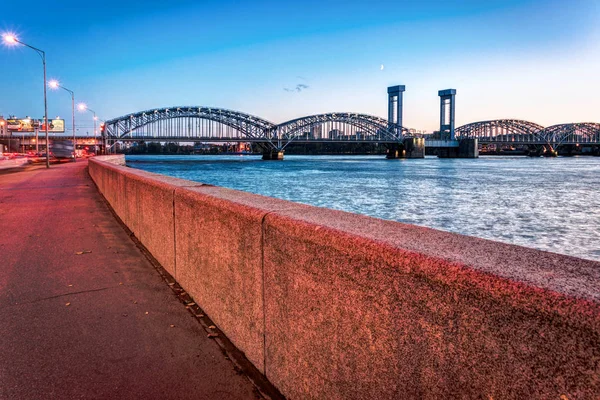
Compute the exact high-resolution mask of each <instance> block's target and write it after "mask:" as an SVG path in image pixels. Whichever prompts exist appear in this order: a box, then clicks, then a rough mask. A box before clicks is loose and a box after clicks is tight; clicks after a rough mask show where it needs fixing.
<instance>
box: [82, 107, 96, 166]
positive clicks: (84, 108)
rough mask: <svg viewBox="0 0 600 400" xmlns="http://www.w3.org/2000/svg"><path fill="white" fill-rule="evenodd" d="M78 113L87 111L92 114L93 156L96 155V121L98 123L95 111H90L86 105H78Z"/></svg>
mask: <svg viewBox="0 0 600 400" xmlns="http://www.w3.org/2000/svg"><path fill="white" fill-rule="evenodd" d="M77 107H78V108H79V111H86V110H87V111H89V112H91V113H92V114H94V155H97V154H98V146H97V143H96V121H98V117H97V116H96V111H94V110H92V109H91V108H89V107H88V106H87V105H86V104H84V103H80V104H79V105H78V106H77Z"/></svg>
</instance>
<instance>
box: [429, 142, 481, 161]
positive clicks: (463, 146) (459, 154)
mask: <svg viewBox="0 0 600 400" xmlns="http://www.w3.org/2000/svg"><path fill="white" fill-rule="evenodd" d="M457 142H458V146H452V147H450V146H444V147H438V148H436V149H435V154H437V156H438V157H439V158H478V157H479V144H478V141H477V139H461V140H458V141H457Z"/></svg>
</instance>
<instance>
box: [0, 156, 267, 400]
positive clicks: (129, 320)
mask: <svg viewBox="0 0 600 400" xmlns="http://www.w3.org/2000/svg"><path fill="white" fill-rule="evenodd" d="M86 167H87V162H86V161H79V162H76V163H66V164H60V165H53V166H52V167H51V168H50V169H46V168H44V167H35V168H29V169H25V170H22V171H18V172H13V173H4V174H1V175H0V399H212V400H215V399H256V398H260V394H259V392H258V391H257V390H256V388H255V387H254V386H253V385H252V383H251V382H250V380H249V379H248V378H247V377H246V376H245V375H244V373H243V372H240V370H239V368H236V366H235V365H234V364H233V363H232V362H231V361H230V360H229V359H228V357H226V354H225V353H224V351H223V350H221V348H220V347H219V346H218V345H217V343H216V342H215V340H214V339H212V338H209V337H207V336H208V335H207V332H206V330H205V327H203V326H202V325H201V324H200V323H199V322H198V320H197V318H195V317H194V315H192V313H190V312H189V310H188V309H186V306H185V305H184V304H183V303H182V302H181V301H180V299H179V298H178V297H177V296H176V293H174V291H173V290H172V288H171V287H170V286H169V285H168V284H167V282H165V280H164V279H163V278H162V277H161V275H160V274H159V273H158V272H157V270H156V269H155V268H154V267H153V265H152V263H151V262H150V261H149V260H148V259H147V258H146V257H145V256H144V255H143V253H142V251H141V250H140V249H139V248H138V247H137V246H136V244H135V243H134V241H132V239H131V238H130V237H129V235H128V233H127V232H126V231H125V229H124V228H123V227H122V226H121V225H120V224H119V223H118V222H117V220H116V219H115V218H114V216H113V215H112V213H111V211H110V209H109V208H108V206H107V205H106V203H105V202H104V200H103V198H102V197H101V196H100V194H99V193H98V191H97V189H96V187H95V186H94V184H93V182H92V181H91V179H90V178H89V176H88V173H87V168H86ZM188 308H189V307H188Z"/></svg>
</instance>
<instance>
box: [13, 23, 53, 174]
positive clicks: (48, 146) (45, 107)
mask: <svg viewBox="0 0 600 400" xmlns="http://www.w3.org/2000/svg"><path fill="white" fill-rule="evenodd" d="M3 37H4V42H5V43H6V44H8V45H15V44H21V45H23V46H25V47H29V48H30V49H32V50H35V52H36V53H38V55H39V56H40V57H41V58H42V64H43V65H44V131H45V132H46V168H50V145H49V141H48V102H47V100H46V52H45V51H43V50H40V49H38V48H36V47H33V46H30V45H28V44H27V43H23V42H21V41H20V40H19V39H17V37H16V36H15V35H13V34H11V33H7V34H4V35H3ZM35 141H36V143H37V142H38V137H37V135H36V138H35Z"/></svg>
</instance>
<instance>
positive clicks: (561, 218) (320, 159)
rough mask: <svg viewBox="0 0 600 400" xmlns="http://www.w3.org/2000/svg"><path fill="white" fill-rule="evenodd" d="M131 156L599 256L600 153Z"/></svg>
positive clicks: (294, 196)
mask: <svg viewBox="0 0 600 400" xmlns="http://www.w3.org/2000/svg"><path fill="white" fill-rule="evenodd" d="M127 165H128V166H131V167H134V168H139V169H142V170H146V171H150V172H156V173H159V174H164V175H170V176H174V177H178V178H183V179H189V180H193V181H198V182H204V183H209V184H213V185H218V186H224V187H229V188H233V189H238V190H244V191H248V192H252V193H257V194H262V195H265V196H272V197H278V198H281V199H285V200H291V201H296V202H300V203H305V204H311V205H314V206H319V207H327V208H333V209H338V210H344V211H349V212H354V213H359V214H366V215H370V216H373V217H378V218H383V219H389V220H394V221H400V222H406V223H410V224H416V225H422V226H427V227H430V228H436V229H441V230H445V231H450V232H456V233H462V234H465V235H470V236H477V237H481V238H486V239H492V240H498V241H502V242H506V243H513V244H518V245H522V246H527V247H533V248H537V249H540V250H548V251H552V252H556V253H561V254H567V255H571V256H576V257H581V258H587V259H592V260H600V158H598V157H571V158H569V157H558V158H528V157H480V158H479V159H438V158H436V157H426V158H424V159H413V160H386V159H385V158H383V156H291V155H289V156H286V157H285V160H284V161H262V160H261V159H260V157H259V156H127Z"/></svg>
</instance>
